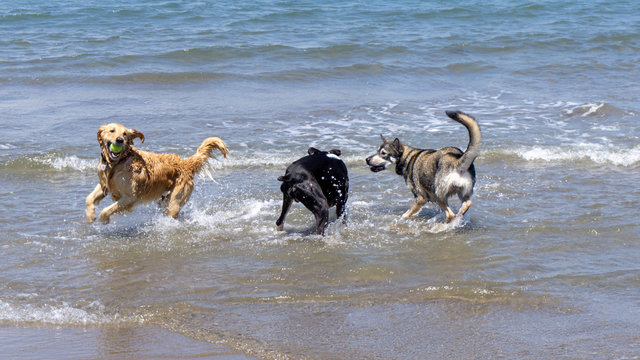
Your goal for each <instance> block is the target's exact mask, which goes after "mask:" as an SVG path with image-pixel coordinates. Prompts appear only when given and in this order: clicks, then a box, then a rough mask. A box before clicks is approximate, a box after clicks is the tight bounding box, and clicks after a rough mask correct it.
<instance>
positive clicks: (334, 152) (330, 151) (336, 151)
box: [329, 149, 342, 156]
mask: <svg viewBox="0 0 640 360" xmlns="http://www.w3.org/2000/svg"><path fill="white" fill-rule="evenodd" d="M329 153H331V154H334V155H338V156H340V155H342V151H340V150H338V149H331V150H329Z"/></svg>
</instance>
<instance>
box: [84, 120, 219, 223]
mask: <svg viewBox="0 0 640 360" xmlns="http://www.w3.org/2000/svg"><path fill="white" fill-rule="evenodd" d="M134 139H140V141H141V142H144V135H143V134H142V133H141V132H139V131H137V130H134V129H128V128H126V127H125V126H122V125H120V124H115V123H113V124H108V125H102V126H101V127H100V128H99V129H98V143H99V144H100V148H101V161H100V167H99V168H98V177H99V179H100V183H99V184H98V185H96V187H95V189H94V190H93V192H91V194H89V195H88V196H87V199H86V210H85V211H86V217H87V221H89V223H92V222H93V221H94V220H95V219H96V214H95V206H96V205H97V204H98V203H99V202H100V200H102V199H103V198H104V197H106V196H107V195H108V194H111V198H112V199H113V200H114V201H115V203H114V204H112V205H110V206H108V207H106V208H105V209H103V210H102V212H100V216H99V220H100V221H102V222H103V223H105V224H106V223H109V220H110V217H111V215H113V214H116V213H120V212H123V211H131V209H132V208H133V206H134V205H136V204H137V203H140V202H149V201H154V200H158V199H162V202H161V205H162V208H163V210H164V212H165V214H167V215H170V216H172V217H174V218H177V217H178V214H179V213H180V209H181V208H182V206H183V205H184V204H185V203H186V202H187V200H189V197H190V196H191V192H192V191H193V177H194V175H195V174H196V173H197V171H198V170H200V168H201V167H202V166H203V165H204V163H205V162H206V161H207V159H208V158H209V156H210V155H211V151H212V150H213V149H218V150H220V152H221V153H222V154H223V155H224V157H225V158H226V157H227V154H228V153H229V150H227V148H226V146H225V144H224V142H223V141H222V140H221V139H220V138H217V137H210V138H207V139H205V140H204V141H203V142H202V144H201V145H200V147H198V150H197V151H196V153H195V154H193V155H192V156H191V157H189V158H188V159H186V160H185V159H183V158H181V157H180V156H178V155H176V154H157V153H151V152H147V151H143V150H139V149H136V148H135V147H133V141H134ZM118 141H120V143H118ZM111 144H122V151H121V152H120V153H119V156H117V158H114V156H115V155H114V154H113V153H112V152H111V151H110V150H109V146H110V145H111Z"/></svg>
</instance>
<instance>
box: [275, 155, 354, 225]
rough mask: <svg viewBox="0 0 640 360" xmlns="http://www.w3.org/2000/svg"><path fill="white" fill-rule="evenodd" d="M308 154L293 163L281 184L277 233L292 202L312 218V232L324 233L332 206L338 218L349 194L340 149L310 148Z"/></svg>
mask: <svg viewBox="0 0 640 360" xmlns="http://www.w3.org/2000/svg"><path fill="white" fill-rule="evenodd" d="M307 153H308V155H307V156H305V157H303V158H301V159H298V160H296V161H294V162H293V163H292V164H291V165H289V167H287V170H286V171H285V174H284V176H280V177H278V181H281V182H282V185H281V186H280V190H281V191H282V212H281V213H280V217H279V218H278V220H277V221H276V226H277V227H278V230H282V229H283V227H284V219H285V217H286V216H287V212H288V211H289V208H290V207H291V204H292V203H293V201H294V200H295V201H296V202H300V203H302V204H303V205H304V206H305V207H306V208H307V209H309V211H311V212H312V213H313V215H314V216H315V219H316V233H317V234H319V235H321V234H324V230H325V228H326V226H327V223H328V221H329V208H330V207H332V206H335V207H336V215H337V217H340V216H342V214H343V212H344V207H345V204H346V202H347V197H348V191H349V176H348V173H347V167H346V165H345V164H344V162H342V160H340V158H339V157H338V156H339V155H340V154H341V152H340V150H337V149H333V150H330V151H320V150H318V149H315V148H313V147H311V148H309V150H308V151H307Z"/></svg>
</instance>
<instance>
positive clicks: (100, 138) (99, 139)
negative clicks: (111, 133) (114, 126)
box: [98, 125, 105, 146]
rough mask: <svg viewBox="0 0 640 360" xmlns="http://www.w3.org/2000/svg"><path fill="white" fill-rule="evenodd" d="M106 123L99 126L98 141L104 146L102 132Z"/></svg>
mask: <svg viewBox="0 0 640 360" xmlns="http://www.w3.org/2000/svg"><path fill="white" fill-rule="evenodd" d="M104 127H105V125H102V126H100V127H99V128H98V143H99V144H100V146H102V132H103V131H104Z"/></svg>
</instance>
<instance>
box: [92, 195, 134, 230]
mask: <svg viewBox="0 0 640 360" xmlns="http://www.w3.org/2000/svg"><path fill="white" fill-rule="evenodd" d="M135 203H136V199H135V198H130V197H128V196H123V197H121V198H120V199H119V200H118V201H116V202H115V203H113V204H112V205H110V206H107V207H106V208H104V209H103V210H102V211H101V212H100V217H99V219H100V221H101V222H102V223H103V224H108V223H109V220H110V218H111V215H113V214H115V213H121V212H123V211H129V210H131V208H132V207H133V205H134V204H135Z"/></svg>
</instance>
